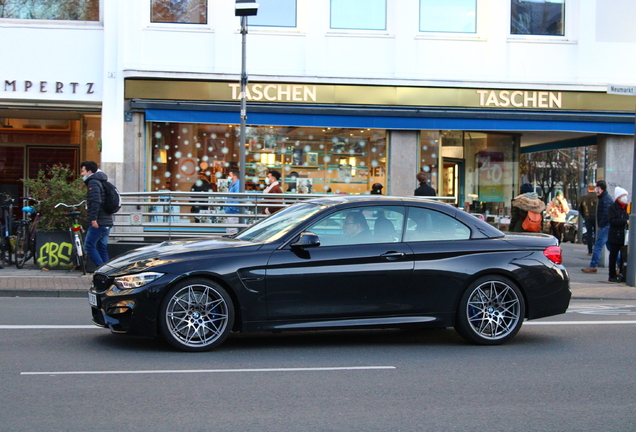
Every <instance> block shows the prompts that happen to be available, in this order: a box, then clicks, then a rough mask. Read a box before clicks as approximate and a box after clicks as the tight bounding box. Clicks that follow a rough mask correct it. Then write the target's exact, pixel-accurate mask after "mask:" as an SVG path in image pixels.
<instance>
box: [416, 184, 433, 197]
mask: <svg viewBox="0 0 636 432" xmlns="http://www.w3.org/2000/svg"><path fill="white" fill-rule="evenodd" d="M435 195H436V194H435V189H433V188H432V187H430V186H429V185H427V184H426V183H420V187H418V188H417V189H415V196H435Z"/></svg>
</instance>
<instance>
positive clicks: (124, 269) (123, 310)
mask: <svg viewBox="0 0 636 432" xmlns="http://www.w3.org/2000/svg"><path fill="white" fill-rule="evenodd" d="M88 297H89V303H90V305H91V310H92V315H93V321H94V322H95V324H97V325H98V326H102V327H105V328H109V329H110V330H111V331H112V332H114V333H128V334H135V335H142V336H161V337H163V338H165V340H166V341H167V342H168V343H170V344H171V345H172V346H174V347H176V348H177V349H180V350H183V351H205V350H210V349H212V348H214V347H217V346H219V345H220V344H221V343H223V341H224V340H225V339H226V338H227V337H228V335H229V334H230V333H231V332H244V333H247V332H272V331H276V332H278V331H293V330H320V329H355V328H400V327H416V326H420V327H437V328H439V327H454V328H455V329H456V331H457V332H458V333H459V334H460V335H461V336H462V337H463V338H465V339H466V340H468V341H470V342H472V343H476V344H483V345H494V344H501V343H503V342H506V341H508V340H510V339H511V338H512V337H514V336H515V334H516V333H517V332H518V331H519V329H520V328H521V325H522V324H523V321H524V320H525V319H536V318H542V317H546V316H550V315H556V314H561V313H564V312H565V311H566V309H567V308H568V305H569V302H570V297H571V292H570V288H569V276H568V273H567V271H566V269H565V267H563V266H562V265H561V249H560V248H559V247H558V245H557V240H556V238H554V237H552V236H549V235H545V234H524V235H522V234H518V235H511V234H504V233H502V232H501V231H499V230H497V229H496V228H494V227H492V226H490V225H489V224H487V223H485V222H483V221H481V220H479V219H477V218H476V217H474V216H472V215H470V214H468V213H465V212H464V211H462V210H459V209H457V208H455V207H452V206H450V205H447V204H442V203H438V202H435V201H430V200H425V199H417V198H405V197H386V196H368V195H367V196H333V197H325V198H318V199H312V200H309V201H304V202H302V203H298V204H294V205H292V206H289V207H287V208H285V209H283V210H280V211H278V212H277V213H275V214H274V215H272V216H270V217H268V218H266V219H263V220H262V221H260V222H259V223H257V224H255V225H252V226H251V227H249V228H247V229H245V230H244V231H242V232H240V233H238V234H236V235H234V236H231V237H209V238H204V239H200V240H188V241H172V242H164V243H161V244H157V245H152V246H148V247H144V248H140V249H136V250H134V251H131V252H128V253H126V254H124V255H121V256H119V257H117V258H115V259H112V260H111V261H109V262H108V263H106V264H104V265H103V266H101V267H100V268H98V269H97V270H96V272H95V274H94V276H93V283H92V286H91V288H90V290H89V292H88Z"/></svg>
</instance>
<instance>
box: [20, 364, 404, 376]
mask: <svg viewBox="0 0 636 432" xmlns="http://www.w3.org/2000/svg"><path fill="white" fill-rule="evenodd" d="M393 369H397V368H396V367H395V366H346V367H316V368H265V369H187V370H137V371H133V370H120V371H65V372H20V375H123V374H126V375H131V374H134V375H138V374H184V373H248V372H325V371H326V372H332V371H356V370H393Z"/></svg>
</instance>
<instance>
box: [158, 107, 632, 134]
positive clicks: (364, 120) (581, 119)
mask: <svg viewBox="0 0 636 432" xmlns="http://www.w3.org/2000/svg"><path fill="white" fill-rule="evenodd" d="M260 111H261V110H258V111H255V112H250V111H249V107H248V113H247V115H248V119H247V124H248V125H250V126H297V127H302V126H306V127H332V128H334V127H341V128H370V129H395V130H420V129H422V130H475V131H500V132H514V131H546V132H548V131H560V132H583V133H597V134H613V135H633V134H634V123H633V115H632V116H631V120H630V119H629V117H627V116H625V117H623V118H621V119H620V121H618V120H614V121H608V120H603V121H601V120H599V119H598V117H599V115H595V116H585V115H579V116H576V115H575V116H573V115H571V113H570V115H569V116H568V120H563V119H562V117H565V116H563V115H559V114H555V115H554V116H553V117H554V119H548V120H546V119H545V117H546V116H545V115H544V116H543V118H541V119H532V118H528V116H519V117H520V118H510V116H508V117H506V118H496V117H497V114H496V113H493V112H490V113H489V118H467V116H466V113H463V115H462V116H461V118H452V117H449V116H445V117H434V116H430V115H427V116H417V115H413V113H409V114H408V115H403V116H401V115H399V114H396V113H393V114H392V115H390V116H387V115H369V114H368V113H366V114H365V115H351V114H346V115H334V114H320V113H280V112H278V113H267V112H260ZM308 111H311V110H308ZM316 111H319V110H316ZM145 112H146V120H147V121H154V122H177V123H213V124H239V121H240V119H239V113H238V112H230V111H216V110H214V111H212V110H211V111H205V110H187V109H184V110H178V109H154V108H152V109H146V111H145ZM348 112H350V111H348ZM477 117H478V116H477ZM502 117H503V116H502ZM560 117H561V118H560ZM586 117H590V118H593V119H591V120H587V119H586ZM612 118H616V116H614V117H612Z"/></svg>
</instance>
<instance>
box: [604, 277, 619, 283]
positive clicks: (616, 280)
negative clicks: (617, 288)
mask: <svg viewBox="0 0 636 432" xmlns="http://www.w3.org/2000/svg"><path fill="white" fill-rule="evenodd" d="M607 281H608V282H621V278H620V276H614V277H610V278H609V279H608V280H607Z"/></svg>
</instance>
